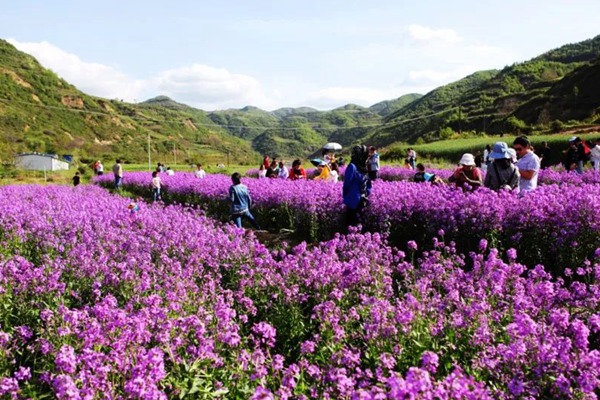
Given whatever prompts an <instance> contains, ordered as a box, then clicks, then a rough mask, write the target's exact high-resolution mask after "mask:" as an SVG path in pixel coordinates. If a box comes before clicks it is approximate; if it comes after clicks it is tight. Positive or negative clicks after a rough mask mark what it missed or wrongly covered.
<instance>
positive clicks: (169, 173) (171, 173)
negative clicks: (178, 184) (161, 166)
mask: <svg viewBox="0 0 600 400" xmlns="http://www.w3.org/2000/svg"><path fill="white" fill-rule="evenodd" d="M166 172H167V175H169V176H173V175H175V171H173V170H172V169H171V167H167V171H166Z"/></svg>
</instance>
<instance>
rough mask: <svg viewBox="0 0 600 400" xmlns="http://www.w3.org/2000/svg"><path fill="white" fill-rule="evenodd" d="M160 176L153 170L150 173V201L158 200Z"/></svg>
mask: <svg viewBox="0 0 600 400" xmlns="http://www.w3.org/2000/svg"><path fill="white" fill-rule="evenodd" d="M160 184H161V182H160V176H158V172H157V171H154V172H153V173H152V183H151V186H152V201H158V200H160Z"/></svg>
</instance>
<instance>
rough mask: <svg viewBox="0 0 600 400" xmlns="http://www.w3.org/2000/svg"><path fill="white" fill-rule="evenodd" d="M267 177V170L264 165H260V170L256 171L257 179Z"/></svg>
mask: <svg viewBox="0 0 600 400" xmlns="http://www.w3.org/2000/svg"><path fill="white" fill-rule="evenodd" d="M266 177H267V169H266V168H265V166H264V164H261V165H260V168H259V169H258V179H264V178H266Z"/></svg>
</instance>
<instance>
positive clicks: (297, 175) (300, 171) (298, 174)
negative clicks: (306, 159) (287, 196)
mask: <svg viewBox="0 0 600 400" xmlns="http://www.w3.org/2000/svg"><path fill="white" fill-rule="evenodd" d="M290 179H291V180H293V181H296V180H298V179H306V171H304V168H302V162H301V161H300V160H299V159H296V160H294V162H293V163H292V169H291V170H290Z"/></svg>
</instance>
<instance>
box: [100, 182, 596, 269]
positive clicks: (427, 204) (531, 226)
mask: <svg viewBox="0 0 600 400" xmlns="http://www.w3.org/2000/svg"><path fill="white" fill-rule="evenodd" d="M548 174H554V176H555V175H556V174H559V172H555V171H552V172H548ZM562 174H563V175H564V176H567V178H565V180H567V181H568V179H574V178H572V177H575V176H576V177H578V179H586V177H587V176H588V175H585V174H584V175H582V176H579V175H577V174H574V173H564V172H563V173H562ZM149 180H150V179H149V175H148V173H144V172H137V173H129V174H127V175H126V177H125V180H124V185H125V186H124V187H125V188H126V189H127V190H129V191H131V192H133V193H136V194H138V195H140V196H146V197H148V196H149V194H150V189H149V185H148V182H149ZM96 182H98V183H99V184H101V185H103V186H105V187H110V186H111V184H112V179H111V176H110V175H108V176H106V175H105V176H102V177H100V178H99V179H97V180H96ZM243 183H245V184H246V185H247V186H248V188H249V189H250V192H251V193H252V197H253V199H254V203H255V208H254V214H255V216H256V217H257V218H258V220H259V221H260V223H261V226H262V227H265V228H267V229H269V230H272V231H274V230H275V231H276V230H279V229H281V228H287V229H294V230H295V231H296V232H298V234H300V235H302V237H303V238H305V239H306V240H307V241H318V240H327V239H330V238H332V237H333V235H334V233H336V232H340V231H341V230H342V229H343V226H344V223H343V217H344V207H343V204H342V196H341V191H342V189H341V187H342V185H341V184H331V183H327V182H319V181H289V180H280V179H252V178H245V179H244V180H243ZM230 184H231V180H230V179H229V177H226V176H223V175H210V176H208V177H207V178H206V179H196V178H194V176H193V175H192V174H187V173H179V174H177V175H175V176H164V177H163V189H164V191H165V192H166V195H165V198H166V199H168V200H169V201H170V202H175V203H179V204H187V205H199V206H200V207H201V208H203V209H204V210H205V211H206V212H207V214H208V215H209V216H212V217H215V218H218V219H220V220H222V221H227V219H228V216H229V209H228V203H227V189H228V187H229V185H230ZM370 200H371V202H370V206H369V207H368V208H367V209H366V210H365V215H364V217H365V218H364V219H363V221H362V224H363V227H364V228H365V229H366V230H368V231H371V232H380V233H386V234H387V233H389V235H390V241H391V242H392V243H393V244H394V245H396V246H399V247H401V248H403V246H404V244H405V243H406V242H407V241H409V240H415V241H417V242H418V243H430V242H431V240H432V239H433V237H435V236H439V234H438V232H439V231H440V230H441V231H443V232H444V239H445V240H446V241H448V242H449V241H454V242H455V243H456V245H457V248H458V249H459V251H461V252H468V251H472V250H476V249H477V243H478V240H479V239H481V238H485V239H486V240H488V241H489V242H490V243H492V244H493V245H494V246H495V247H497V248H499V249H501V250H507V249H508V248H515V249H517V251H518V252H519V254H520V258H521V260H522V261H523V262H525V263H526V264H527V265H530V266H532V267H533V266H535V264H537V263H541V264H543V265H545V266H546V267H547V268H549V269H551V270H552V271H553V272H558V273H560V272H561V271H562V269H563V268H564V267H568V266H571V265H579V264H581V263H582V262H583V261H584V260H585V259H587V258H589V257H590V256H591V255H593V252H594V251H595V249H596V248H597V247H600V219H598V218H597V216H596V214H597V210H600V185H596V184H591V183H585V182H584V181H583V180H580V181H578V182H573V181H568V183H563V184H561V185H557V184H543V185H540V187H539V188H538V189H537V190H536V191H534V192H532V193H530V194H528V195H527V196H524V197H522V198H519V197H518V196H516V195H515V194H514V193H510V192H504V191H503V192H494V191H490V190H488V189H485V188H481V189H479V190H477V191H475V192H473V193H470V192H463V191H462V190H457V189H455V188H454V187H453V186H452V185H441V186H435V185H430V184H427V183H421V184H418V183H413V182H406V181H383V180H377V181H375V182H374V184H373V191H372V194H371V196H370Z"/></svg>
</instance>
